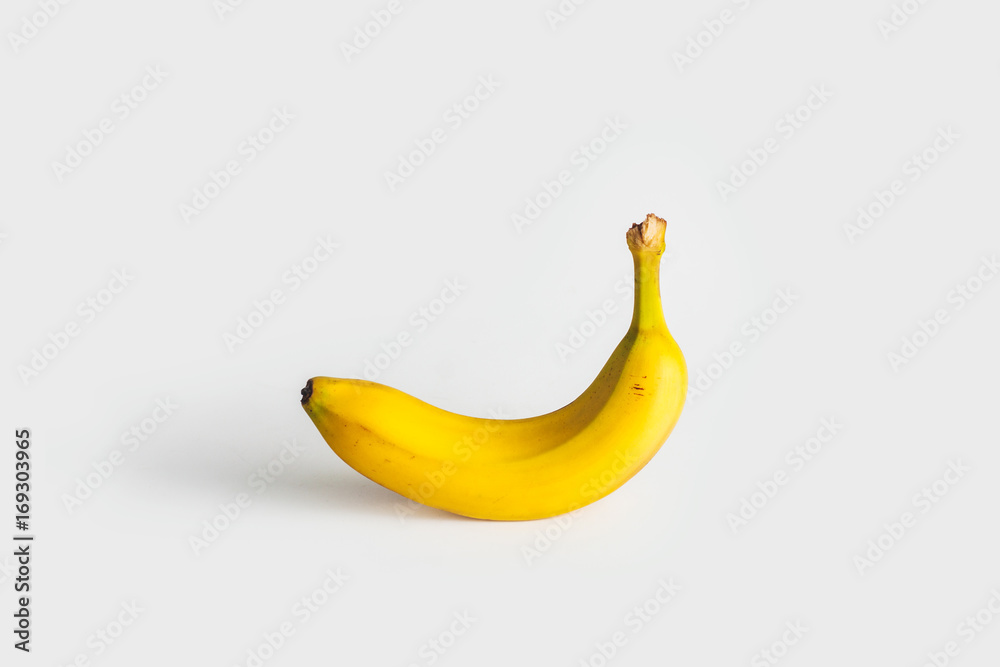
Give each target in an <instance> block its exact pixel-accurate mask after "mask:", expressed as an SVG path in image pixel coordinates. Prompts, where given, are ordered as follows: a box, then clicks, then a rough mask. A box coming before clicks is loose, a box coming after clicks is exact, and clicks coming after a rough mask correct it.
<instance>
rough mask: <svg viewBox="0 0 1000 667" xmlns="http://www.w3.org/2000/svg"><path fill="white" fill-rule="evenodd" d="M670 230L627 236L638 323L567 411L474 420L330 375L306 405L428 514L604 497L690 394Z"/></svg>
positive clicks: (309, 392)
mask: <svg viewBox="0 0 1000 667" xmlns="http://www.w3.org/2000/svg"><path fill="white" fill-rule="evenodd" d="M665 231H666V222H665V221H664V220H663V219H661V218H658V217H656V216H655V215H652V214H650V215H648V216H646V219H645V220H644V221H643V222H642V223H640V224H636V225H632V228H631V229H629V230H628V233H627V234H626V241H627V243H628V247H629V250H630V251H631V252H632V258H633V263H634V268H635V304H634V308H633V312H632V324H631V326H630V327H629V330H628V332H627V333H626V334H625V337H624V338H623V339H622V341H621V342H620V343H619V344H618V347H617V348H615V351H614V352H613V353H612V354H611V358H610V359H608V362H607V363H606V364H605V365H604V368H603V369H602V370H601V372H600V373H599V374H598V376H597V378H596V379H595V380H594V381H593V382H592V383H591V384H590V386H589V387H588V388H587V389H586V391H584V392H583V394H581V395H580V396H579V398H577V399H576V400H575V401H573V402H572V403H570V404H568V405H566V406H565V407H563V408H561V409H559V410H556V411H554V412H550V413H548V414H545V415H541V416H538V417H531V418H528V419H483V418H477V417H468V416H465V415H460V414H455V413H453V412H448V411H446V410H442V409H440V408H438V407H435V406H433V405H430V404H428V403H425V402H423V401H421V400H419V399H417V398H415V397H413V396H410V395H409V394H406V393H404V392H402V391H399V390H397V389H393V388H392V387H387V386H385V385H382V384H377V383H374V382H368V381H365V380H346V379H338V378H328V377H315V378H312V379H311V380H309V382H308V383H307V384H306V387H305V389H303V390H302V405H303V407H304V408H305V410H306V412H307V413H308V414H309V417H310V418H311V419H312V420H313V423H314V424H315V425H316V427H317V428H318V429H319V432H320V433H321V434H322V435H323V438H324V439H325V440H326V442H327V443H328V444H329V445H330V448H331V449H333V451H334V452H336V453H337V455H338V456H340V458H342V459H343V460H344V461H345V462H346V463H347V464H348V465H350V466H351V467H352V468H354V469H355V470H357V471H358V472H360V473H361V474H362V475H364V476H366V477H368V478H369V479H371V480H372V481H374V482H377V483H379V484H381V485H382V486H384V487H386V488H388V489H391V490H393V491H395V492H396V493H399V494H402V495H404V496H406V497H408V498H410V499H412V500H415V501H417V502H420V503H423V504H425V505H429V506H431V507H437V508H440V509H443V510H447V511H449V512H453V513H455V514H461V515H464V516H469V517H474V518H478V519H495V520H511V521H513V520H526V519H542V518H546V517H551V516H556V515H558V514H564V513H566V512H570V511H573V510H575V509H578V508H580V507H582V506H584V505H587V504H589V503H592V502H594V501H595V500H598V499H600V498H603V497H604V496H606V495H608V494H609V493H611V492H612V491H614V490H615V489H617V488H618V487H620V486H621V485H622V484H624V483H625V482H626V481H628V480H629V478H631V477H632V476H633V475H635V474H636V473H637V472H639V470H640V469H642V467H643V466H644V465H646V463H648V462H649V460H650V459H651V458H652V457H653V455H654V454H655V453H656V452H657V451H658V450H659V449H660V447H661V445H662V444H663V442H664V441H665V440H666V439H667V436H669V435H670V432H671V430H673V427H674V424H676V423H677V419H678V418H679V417H680V413H681V409H682V408H683V406H684V398H685V396H686V394H687V366H686V364H685V363H684V356H683V355H682V354H681V350H680V348H679V347H678V346H677V343H676V342H675V341H674V339H673V337H672V336H671V335H670V332H669V331H668V330H667V325H666V322H665V321H664V319H663V308H662V305H661V302H660V257H661V255H662V254H663V250H664V233H665Z"/></svg>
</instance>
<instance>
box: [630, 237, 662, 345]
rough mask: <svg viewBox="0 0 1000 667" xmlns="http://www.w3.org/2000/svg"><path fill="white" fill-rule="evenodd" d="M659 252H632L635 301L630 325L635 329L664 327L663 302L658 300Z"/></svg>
mask: <svg viewBox="0 0 1000 667" xmlns="http://www.w3.org/2000/svg"><path fill="white" fill-rule="evenodd" d="M660 257H661V255H660V254H659V253H653V252H642V251H639V252H633V253H632V260H633V264H634V266H635V303H634V305H633V308H632V326H631V328H632V329H634V330H637V331H642V330H649V329H665V328H666V326H667V323H666V321H665V320H664V319H663V304H662V301H661V300H660Z"/></svg>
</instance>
